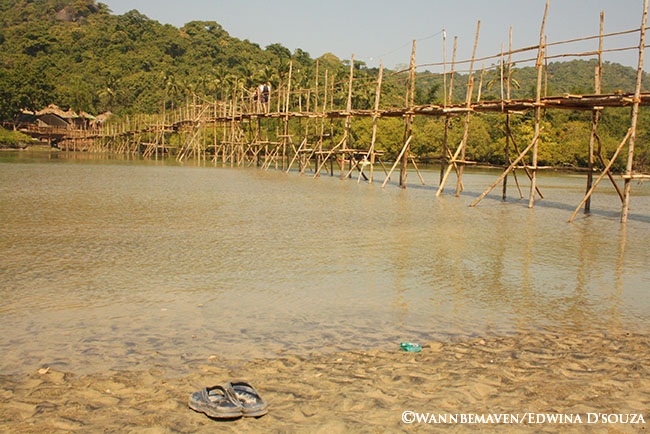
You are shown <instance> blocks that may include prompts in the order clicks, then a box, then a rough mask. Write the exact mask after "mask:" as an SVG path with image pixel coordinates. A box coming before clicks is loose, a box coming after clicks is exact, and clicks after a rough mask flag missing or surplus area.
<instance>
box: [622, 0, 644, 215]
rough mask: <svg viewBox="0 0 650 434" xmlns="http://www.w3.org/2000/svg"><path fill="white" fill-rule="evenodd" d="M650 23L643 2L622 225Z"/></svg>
mask: <svg viewBox="0 0 650 434" xmlns="http://www.w3.org/2000/svg"><path fill="white" fill-rule="evenodd" d="M647 22H648V0H644V2H643V18H642V19H641V29H640V30H639V33H640V36H639V39H640V41H639V66H638V68H637V74H636V89H635V90H634V104H633V105H632V119H631V121H630V124H631V126H630V130H631V131H632V132H631V134H630V142H629V143H628V150H627V164H626V166H625V176H624V179H625V184H624V185H623V210H622V212H621V223H626V222H627V218H628V214H629V212H630V193H631V189H632V172H633V171H634V146H635V142H636V127H637V121H638V118H639V103H640V102H641V82H642V80H643V57H644V52H645V32H646V24H647Z"/></svg>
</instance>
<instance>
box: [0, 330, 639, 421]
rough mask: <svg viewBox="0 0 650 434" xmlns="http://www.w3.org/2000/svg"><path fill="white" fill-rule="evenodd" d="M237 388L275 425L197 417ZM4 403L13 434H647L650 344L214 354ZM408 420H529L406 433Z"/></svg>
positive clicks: (46, 374) (537, 336)
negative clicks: (206, 391)
mask: <svg viewBox="0 0 650 434" xmlns="http://www.w3.org/2000/svg"><path fill="white" fill-rule="evenodd" d="M233 379H244V380H247V381H249V382H250V383H252V384H253V385H255V386H256V387H257V389H258V391H259V392H260V394H261V395H262V397H263V398H264V399H265V400H267V401H268V402H269V405H270V410H269V413H268V414H267V415H266V416H263V417H261V418H241V419H237V420H233V421H217V420H212V419H210V418H208V417H206V416H205V415H204V414H201V413H197V412H194V411H193V410H191V409H189V408H188V406H187V399H188V397H189V395H190V394H191V393H192V392H193V391H195V390H198V389H200V388H202V387H205V386H211V385H214V384H220V383H223V382H225V381H228V380H233ZM0 402H1V403H2V405H1V406H0V420H1V422H0V430H1V431H3V432H11V433H44V432H47V433H56V432H145V433H167V432H206V433H207V432H216V431H219V432H323V433H344V432H420V431H421V432H425V431H427V432H431V431H432V430H441V429H444V430H445V431H451V432H465V431H484V432H485V431H487V432H493V431H499V432H503V431H507V432H520V431H522V430H524V431H527V432H558V431H560V430H561V431H563V432H645V431H647V429H648V423H647V422H648V421H650V341H649V340H648V337H647V336H643V335H638V334H633V333H620V332H617V333H616V334H612V335H608V334H604V333H594V334H584V333H581V334H572V333H571V332H567V331H561V332H560V331H558V332H556V333H553V332H544V333H521V334H515V335H511V336H507V337H492V338H485V339H481V338H475V339H471V340H460V341H452V342H445V343H440V342H429V343H424V345H423V349H422V352H420V353H407V352H404V351H402V350H401V349H400V348H399V345H396V349H395V350H394V351H380V350H372V351H365V352H361V351H359V352H346V353H333V354H320V355H313V356H308V357H294V356H283V357H281V358H278V359H272V360H249V361H241V360H223V359H220V358H219V357H218V356H212V357H210V358H209V360H205V361H204V362H201V363H196V365H195V366H194V365H193V366H191V370H190V374H189V375H185V376H181V377H179V376H176V375H174V372H171V371H170V370H169V369H166V368H163V367H152V368H151V369H149V370H146V371H133V372H131V371H121V372H102V373H93V374H90V375H75V373H72V372H59V371H56V370H54V369H51V368H50V369H48V368H47V367H43V368H41V369H39V370H38V371H36V372H32V373H29V374H26V375H17V376H8V375H2V376H0ZM405 411H413V412H417V413H421V414H426V413H429V414H431V415H435V418H436V420H437V419H438V418H439V416H440V415H452V414H453V415H457V414H478V415H488V414H512V415H521V417H522V421H521V422H519V423H494V424H492V423H488V424H477V423H475V424H472V423H465V424H462V423H418V422H415V423H405V421H403V413H404V412H405ZM527 412H529V413H531V416H529V417H528V418H525V417H523V414H524V413H527ZM538 414H542V415H544V414H561V415H580V417H581V421H582V424H580V423H565V424H559V423H549V422H548V420H546V422H545V423H544V419H539V418H540V417H542V418H544V417H546V416H538ZM594 414H598V415H601V414H608V415H609V414H616V415H619V414H624V415H627V414H636V415H637V416H636V417H637V418H638V417H639V415H640V417H642V418H643V419H644V421H645V422H646V423H640V424H639V423H627V424H625V423H602V421H601V420H598V422H594V421H593V419H594V418H600V416H594ZM408 415H410V413H409V414H408ZM408 415H407V416H408ZM572 417H574V416H572ZM615 417H618V416H615ZM530 418H532V419H530ZM610 418H611V417H610ZM407 419H408V417H407ZM601 419H602V418H601ZM408 421H410V420H408ZM430 421H431V420H430ZM537 421H541V422H542V423H536V422H537Z"/></svg>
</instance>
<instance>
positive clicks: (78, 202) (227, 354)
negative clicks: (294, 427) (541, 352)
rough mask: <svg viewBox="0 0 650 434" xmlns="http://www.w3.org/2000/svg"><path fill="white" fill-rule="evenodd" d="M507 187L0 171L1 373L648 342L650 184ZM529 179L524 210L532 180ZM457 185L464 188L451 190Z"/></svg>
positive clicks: (209, 170)
mask: <svg viewBox="0 0 650 434" xmlns="http://www.w3.org/2000/svg"><path fill="white" fill-rule="evenodd" d="M498 174H499V173H498V172H489V171H474V172H470V173H469V174H467V175H466V177H465V190H466V192H465V193H464V194H463V195H461V197H459V198H456V197H455V196H454V195H453V191H451V190H450V192H448V194H446V195H445V196H443V197H441V198H436V197H435V187H436V186H437V179H438V172H437V171H436V170H432V171H430V172H425V173H424V176H425V180H426V182H427V185H425V186H421V185H418V178H417V176H415V175H414V174H411V175H410V176H409V183H410V184H409V188H408V189H406V190H402V189H400V188H398V187H396V186H395V185H394V184H389V185H387V186H386V188H383V189H382V188H381V186H380V184H381V182H382V181H383V177H379V178H380V179H379V182H377V183H375V184H372V185H368V184H366V183H363V182H362V183H357V182H356V181H355V180H347V181H340V180H339V179H338V178H330V177H322V178H320V179H317V180H315V179H312V178H311V176H302V177H301V176H298V175H297V174H293V173H292V174H285V173H280V172H277V171H263V170H259V169H231V168H221V167H217V168H215V167H199V166H195V165H192V163H190V164H188V165H185V166H179V165H176V164H171V163H161V162H142V161H119V160H114V161H108V160H92V159H88V156H86V159H83V160H79V159H74V158H72V156H69V157H66V156H64V155H63V154H61V155H58V154H55V155H52V156H50V155H49V154H45V155H44V156H42V157H40V156H37V155H33V154H18V155H16V154H9V153H7V154H2V155H0V253H1V255H0V283H1V284H0V296H1V300H0V328H1V330H2V334H1V335H0V353H2V355H3V356H2V358H1V359H0V371H2V372H4V373H12V372H15V373H20V372H32V371H34V370H36V369H38V368H39V367H41V366H53V367H57V369H61V370H70V371H74V372H89V371H90V372H92V371H100V370H105V369H131V368H134V369H136V368H147V367H152V366H162V367H170V368H172V369H175V370H178V372H182V371H183V367H184V365H185V364H186V363H187V362H188V361H196V360H206V359H207V358H208V357H210V356H217V357H220V358H225V359H235V358H243V357H276V356H278V355H283V354H308V353H313V352H325V351H338V350H350V349H368V348H395V347H396V346H397V345H398V344H399V342H401V341H405V340H413V341H421V342H426V341H430V340H436V339H438V340H440V339H441V340H448V339H451V338H454V337H458V336H476V335H481V336H487V335H498V334H508V333H512V332H514V331H518V330H533V331H534V330H537V329H557V330H561V329H566V328H571V329H573V330H594V329H595V330H603V331H610V332H621V331H633V332H640V333H648V332H649V331H650V297H649V296H648V290H649V288H648V282H650V270H649V269H648V264H649V263H650V262H649V259H650V257H649V256H650V254H649V249H648V246H650V185H649V184H647V183H646V184H642V183H635V184H634V185H633V193H634V196H633V198H632V209H631V217H630V221H629V222H628V224H627V225H621V224H620V223H619V211H620V205H619V204H620V201H619V199H618V197H617V196H616V195H615V193H614V190H613V189H612V187H611V185H607V184H606V182H608V181H603V183H602V184H601V186H600V187H599V188H598V190H597V193H596V196H595V197H594V201H593V205H592V208H593V210H594V213H593V214H592V215H591V216H589V217H583V215H582V214H580V215H579V217H578V219H577V220H576V222H575V223H574V224H568V223H567V220H568V218H569V217H570V215H571V213H572V212H573V209H574V208H575V206H576V205H577V204H578V203H579V202H580V200H581V198H582V194H583V190H584V183H585V181H584V177H583V176H576V175H557V174H544V175H540V178H539V184H540V188H541V190H542V193H543V194H544V195H545V200H543V201H541V202H538V204H537V206H536V207H535V208H534V209H532V210H531V209H528V207H527V204H528V201H527V199H523V200H518V194H517V191H516V189H515V187H514V185H513V182H512V179H511V181H510V196H511V199H509V200H508V202H506V203H504V202H501V201H500V198H499V196H500V187H499V189H498V190H499V192H497V191H496V190H495V193H494V194H493V195H490V196H488V197H487V198H486V199H484V200H483V202H481V203H480V205H479V206H478V207H476V208H470V207H468V204H470V203H471V202H472V201H473V200H474V199H475V198H476V196H477V195H478V194H480V193H481V192H482V191H483V190H484V189H485V188H486V187H487V186H489V185H490V184H491V183H492V182H493V181H494V180H495V179H496V177H497V176H498ZM522 178H524V176H523V175H520V176H519V179H520V181H521V182H522V184H523V185H522V189H524V195H527V193H528V183H527V182H526V183H524V182H523V179H522ZM452 184H454V185H455V180H452V182H450V184H449V185H452Z"/></svg>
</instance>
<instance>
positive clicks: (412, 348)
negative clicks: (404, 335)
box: [399, 342, 422, 353]
mask: <svg viewBox="0 0 650 434" xmlns="http://www.w3.org/2000/svg"><path fill="white" fill-rule="evenodd" d="M399 345H400V347H402V349H403V350H404V351H407V352H409V353H419V352H420V351H422V347H421V346H420V344H414V343H413V342H402V343H401V344H399Z"/></svg>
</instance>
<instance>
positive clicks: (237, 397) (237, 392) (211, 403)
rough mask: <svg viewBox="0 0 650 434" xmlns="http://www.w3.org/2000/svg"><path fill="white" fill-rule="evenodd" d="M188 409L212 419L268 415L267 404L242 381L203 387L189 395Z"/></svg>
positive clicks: (255, 391)
mask: <svg viewBox="0 0 650 434" xmlns="http://www.w3.org/2000/svg"><path fill="white" fill-rule="evenodd" d="M188 405H189V407H190V408H191V409H192V410H194V411H197V412H199V413H205V414H206V415H207V416H209V417H211V418H214V419H236V418H239V417H242V416H247V417H260V416H264V415H265V414H266V413H268V411H269V410H268V403H267V402H266V401H265V400H264V399H262V397H261V396H260V394H259V393H257V390H255V388H254V387H253V386H251V385H250V384H249V383H246V382H244V381H235V382H228V383H224V384H221V385H218V386H212V387H205V388H203V389H201V390H199V391H196V392H194V393H192V395H190V399H189V401H188Z"/></svg>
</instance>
